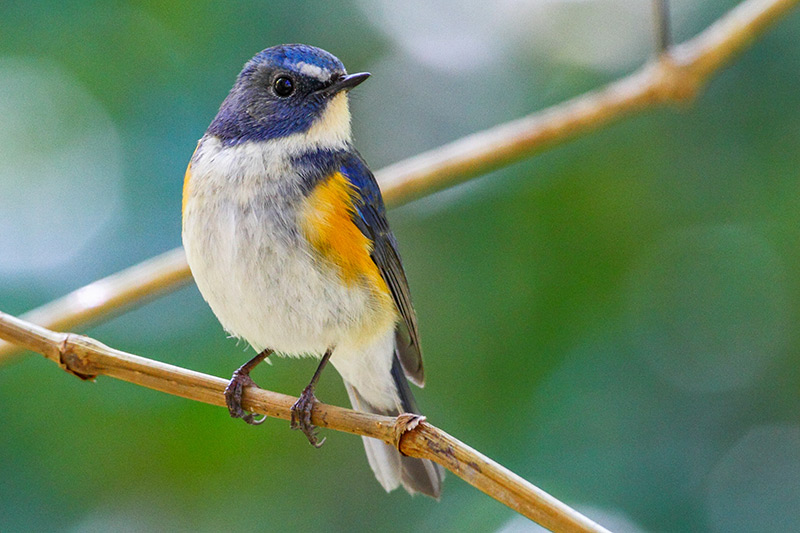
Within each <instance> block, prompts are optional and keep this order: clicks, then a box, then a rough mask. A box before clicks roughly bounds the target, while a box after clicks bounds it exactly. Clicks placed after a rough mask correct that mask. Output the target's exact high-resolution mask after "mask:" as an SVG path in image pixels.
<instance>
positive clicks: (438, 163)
mask: <svg viewBox="0 0 800 533" xmlns="http://www.w3.org/2000/svg"><path fill="white" fill-rule="evenodd" d="M798 1H800V0H746V1H744V2H742V3H741V4H739V5H738V6H737V7H735V8H734V9H733V10H731V11H730V12H728V13H727V14H726V15H725V16H723V17H722V18H721V19H719V20H718V21H717V22H715V23H714V24H713V25H712V26H710V27H709V28H707V29H706V30H704V31H703V32H702V33H701V34H699V35H698V36H696V37H695V38H693V39H691V40H689V41H687V42H685V43H683V44H681V45H678V46H675V47H672V48H670V49H669V50H668V51H667V53H665V54H662V55H661V56H659V57H658V58H657V59H656V60H654V61H652V62H650V63H648V64H647V65H645V66H644V67H642V68H641V69H640V70H638V71H637V72H635V73H633V74H631V75H630V76H627V77H625V78H622V79H621V80H619V81H616V82H614V83H611V84H609V85H607V86H606V87H604V88H602V89H600V90H596V91H592V92H589V93H586V94H584V95H582V96H579V97H577V98H574V99H572V100H568V101H566V102H564V103H561V104H558V105H555V106H553V107H550V108H548V109H545V110H543V111H541V112H538V113H534V114H532V115H529V116H527V117H524V118H521V119H518V120H515V121H512V122H508V123H505V124H502V125H499V126H496V127H494V128H490V129H488V130H485V131H482V132H478V133H475V134H472V135H469V136H467V137H464V138H462V139H459V140H457V141H454V142H452V143H450V144H447V145H444V146H442V147H440V148H437V149H434V150H431V151H428V152H425V153H422V154H419V155H417V156H415V157H411V158H409V159H406V160H405V161H401V162H399V163H396V164H394V165H391V166H389V167H387V168H385V169H383V170H381V171H380V172H378V173H377V177H378V181H379V182H380V184H381V190H382V191H383V196H384V199H385V200H386V203H387V205H389V206H390V207H391V206H398V205H402V204H404V203H407V202H410V201H411V200H414V199H416V198H419V197H421V196H424V195H428V194H432V193H434V192H436V191H439V190H442V189H444V188H446V187H452V186H454V185H456V184H459V183H462V182H464V181H466V180H469V179H471V178H474V177H476V176H480V175H483V174H486V173H487V172H491V171H492V170H496V169H498V168H501V167H503V166H506V165H509V164H511V163H514V162H516V161H519V160H521V159H523V158H526V157H529V156H531V155H533V154H535V153H537V152H539V151H541V150H543V149H545V148H547V147H549V146H553V145H555V144H557V143H563V142H565V141H567V140H569V139H571V138H573V137H576V136H578V135H581V134H584V133H587V132H589V131H592V130H595V129H598V128H600V127H601V126H604V125H606V124H608V123H610V122H612V121H614V120H618V119H621V118H623V117H626V116H628V115H631V114H633V113H635V112H639V111H642V110H644V109H648V108H652V107H655V106H657V105H662V104H667V103H673V102H682V101H688V100H691V99H692V98H693V97H694V96H695V95H696V94H697V92H698V91H699V90H700V89H701V88H702V86H703V85H704V84H705V82H706V81H707V80H708V78H709V77H710V76H711V75H712V74H713V73H714V72H716V71H717V70H719V69H720V68H722V67H723V66H724V65H725V64H727V63H728V62H729V61H730V60H731V59H732V58H733V57H734V56H735V55H736V54H738V53H739V52H741V51H742V50H743V49H744V48H745V47H747V46H748V45H749V44H750V43H751V42H752V41H753V40H754V39H755V38H757V37H758V36H759V35H760V34H762V33H763V32H764V31H765V30H766V29H767V28H768V27H769V26H770V25H771V24H772V23H774V22H775V21H776V20H778V19H779V18H781V17H782V16H785V15H786V14H787V13H788V12H789V10H790V9H791V8H792V7H794V6H795V5H796V4H797V3H798ZM147 263H149V266H150V267H153V268H146V267H143V266H142V265H139V266H134V267H132V268H130V269H128V270H126V271H123V272H120V273H118V274H114V275H113V276H110V277H108V278H105V279H103V280H101V281H99V282H95V283H94V284H92V285H89V286H87V287H84V288H82V289H78V290H77V291H75V292H73V293H70V294H69V295H67V296H65V297H64V298H61V299H59V300H56V301H54V302H52V303H50V304H47V305H46V306H44V307H41V308H38V309H36V310H34V311H31V312H30V313H27V314H25V315H23V316H24V317H25V318H26V319H29V320H31V321H33V322H36V323H40V324H44V325H47V326H49V327H52V328H55V329H72V328H74V327H76V326H78V325H80V324H84V323H86V322H88V321H95V320H98V319H100V318H102V317H104V316H106V315H108V314H110V313H113V312H116V311H117V310H118V309H119V308H120V307H122V306H131V305H134V304H136V303H139V301H140V300H141V298H143V297H144V296H147V295H149V294H152V293H153V292H155V291H158V292H161V293H165V292H167V291H170V290H174V289H175V288H177V287H178V286H180V285H181V284H182V283H185V282H186V281H188V280H189V279H190V277H191V273H190V272H189V268H188V266H187V265H186V260H185V258H184V257H183V252H182V251H181V250H179V249H176V250H173V251H171V252H167V253H166V254H164V255H161V256H159V257H157V258H155V259H152V260H150V261H149V262H147ZM156 267H158V268H156ZM142 271H144V272H145V274H144V275H143V274H142ZM97 284H99V285H100V286H102V287H103V291H102V298H95V299H92V300H91V302H89V303H86V302H84V301H83V298H82V296H83V294H85V293H84V291H86V290H87V289H88V288H90V287H92V286H96V285H97ZM90 292H94V291H90ZM19 351H20V350H19V348H18V347H15V346H14V345H11V344H9V343H0V363H3V362H6V361H9V360H11V357H12V356H13V355H15V354H17V353H19Z"/></svg>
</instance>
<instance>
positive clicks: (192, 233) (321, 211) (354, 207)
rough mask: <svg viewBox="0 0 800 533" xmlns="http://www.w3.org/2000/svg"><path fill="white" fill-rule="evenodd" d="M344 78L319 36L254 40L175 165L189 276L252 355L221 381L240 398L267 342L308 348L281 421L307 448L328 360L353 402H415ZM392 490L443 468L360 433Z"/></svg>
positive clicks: (402, 307) (415, 350)
mask: <svg viewBox="0 0 800 533" xmlns="http://www.w3.org/2000/svg"><path fill="white" fill-rule="evenodd" d="M369 76H370V74H369V73H368V72H360V73H356V74H348V73H347V71H346V69H345V67H344V65H343V64H342V62H341V61H340V60H339V59H338V58H337V57H335V56H334V55H332V54H330V53H329V52H326V51H325V50H322V49H320V48H317V47H314V46H309V45H305V44H285V45H279V46H273V47H271V48H267V49H265V50H262V51H261V52H259V53H258V54H256V55H255V56H254V57H253V58H252V59H250V60H249V61H248V62H247V63H246V64H245V65H244V68H243V69H242V71H241V72H240V73H239V75H238V77H237V78H236V81H235V83H234V85H233V88H232V89H231V90H230V92H229V94H228V95H227V97H226V98H225V99H224V101H223V102H222V104H221V106H220V108H219V111H218V113H217V115H216V116H215V117H214V119H213V120H212V121H211V124H210V125H209V127H208V129H207V130H206V132H205V134H204V135H203V137H202V138H201V139H200V140H199V142H198V144H197V148H196V149H195V152H194V154H193V155H192V157H191V159H190V162H189V165H188V167H187V169H186V173H185V177H184V182H183V202H182V203H183V205H182V240H183V245H184V249H185V252H186V258H187V261H188V263H189V266H190V269H191V272H192V275H193V277H194V279H195V281H196V284H197V287H198V289H199V290H200V293H201V294H202V296H203V298H204V299H205V300H206V302H207V303H208V304H209V306H210V307H211V310H212V311H213V313H214V314H215V315H216V317H217V319H218V320H219V322H220V323H221V325H222V326H223V328H224V329H225V330H226V331H227V332H228V333H229V334H230V335H231V336H233V337H236V338H239V339H243V340H245V341H246V342H247V343H248V344H249V345H250V346H251V347H252V348H253V349H254V350H255V352H256V354H257V355H256V356H255V357H253V358H252V359H250V360H249V361H248V362H246V363H245V364H244V365H242V366H241V367H239V368H238V369H237V370H236V371H235V372H234V373H233V375H232V376H231V380H230V382H229V384H228V386H227V388H226V390H225V400H226V404H227V406H228V410H229V412H230V415H231V416H232V417H234V418H241V419H243V420H244V421H245V422H247V423H248V424H254V425H255V424H259V423H261V422H263V421H264V418H266V417H263V418H260V419H259V418H256V417H255V416H254V415H253V414H252V413H249V412H247V411H245V410H244V409H243V407H242V393H243V390H244V389H245V388H246V387H250V386H255V383H254V381H253V379H252V378H251V377H250V372H251V371H252V370H253V368H254V367H256V365H258V364H259V363H261V362H262V361H264V360H266V359H267V358H268V357H269V356H270V355H272V354H276V355H281V356H289V357H302V356H311V357H316V358H319V359H320V362H319V365H318V367H317V369H316V372H315V373H314V375H313V377H312V378H311V380H310V382H309V384H308V386H307V387H306V388H305V389H304V390H303V391H302V394H301V395H300V397H299V399H298V400H297V402H296V403H295V404H294V405H293V406H292V416H291V427H292V428H293V429H299V430H302V431H303V433H304V434H305V435H306V437H307V438H308V440H309V442H310V443H311V444H312V445H314V446H316V447H319V446H321V445H322V442H324V439H323V440H322V441H319V439H318V437H317V429H316V428H315V427H314V426H313V425H312V423H311V412H312V410H313V407H314V404H315V402H317V399H316V396H315V394H314V391H315V387H316V384H317V382H318V380H319V378H320V375H321V373H322V371H323V369H324V368H325V367H326V365H327V363H328V362H330V363H331V364H332V365H333V367H334V368H336V370H337V371H338V373H339V374H340V375H341V377H342V379H343V381H344V384H345V387H346V389H347V393H348V396H349V399H350V402H351V404H352V406H353V408H354V409H357V410H360V411H365V412H370V413H376V414H381V415H389V416H396V415H398V414H400V413H417V414H419V413H420V411H419V408H418V407H417V404H416V402H415V399H414V396H413V394H412V391H411V388H410V386H409V381H411V382H412V383H414V384H416V385H418V386H420V387H421V386H423V385H424V370H423V364H422V354H421V350H420V340H419V329H418V325H417V318H416V314H415V311H414V307H413V305H412V302H411V295H410V292H409V285H408V280H407V278H406V274H405V271H404V269H403V263H402V260H401V258H400V253H399V250H398V244H397V240H396V239H395V236H394V234H393V233H392V231H391V229H390V227H389V224H388V221H387V218H386V208H385V205H384V202H383V198H382V196H381V191H380V188H379V186H378V183H377V181H376V180H375V177H374V175H373V173H372V172H371V171H370V169H369V167H368V166H367V164H366V162H365V161H364V159H363V158H362V157H361V155H360V154H359V153H358V152H357V151H356V149H355V148H354V146H353V141H352V133H351V115H350V110H349V102H348V92H349V91H350V90H351V89H353V88H354V87H356V86H357V85H360V84H361V83H362V82H364V81H365V80H366V79H367V78H368V77H369ZM363 442H364V447H365V449H366V454H367V459H368V462H369V465H370V466H371V468H372V470H373V472H374V473H375V476H376V478H377V479H378V481H379V482H380V484H381V485H382V486H383V488H384V489H385V490H386V491H387V492H388V491H391V490H394V489H395V488H397V487H399V486H400V485H402V486H403V487H404V488H405V489H406V490H407V491H408V492H409V493H411V494H415V493H422V494H425V495H428V496H431V497H433V498H436V499H438V498H439V496H440V494H441V487H442V480H443V470H442V468H441V467H440V466H439V465H437V464H435V463H433V462H431V461H429V460H427V459H419V458H412V457H407V456H404V455H401V454H400V452H399V451H398V450H397V449H396V448H394V447H392V446H389V445H388V444H386V443H384V442H382V441H380V440H377V439H372V438H369V437H363Z"/></svg>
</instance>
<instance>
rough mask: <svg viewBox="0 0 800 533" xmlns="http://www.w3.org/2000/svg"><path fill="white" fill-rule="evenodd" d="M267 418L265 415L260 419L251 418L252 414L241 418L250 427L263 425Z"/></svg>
mask: <svg viewBox="0 0 800 533" xmlns="http://www.w3.org/2000/svg"><path fill="white" fill-rule="evenodd" d="M267 418H269V417H268V416H267V415H263V416H262V417H261V418H256V417H255V416H253V413H247V414H246V415H244V416H243V417H242V420H244V421H245V422H247V423H248V424H250V425H251V426H260V425H261V424H263V423H264V421H265V420H266V419H267Z"/></svg>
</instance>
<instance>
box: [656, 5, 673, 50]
mask: <svg viewBox="0 0 800 533" xmlns="http://www.w3.org/2000/svg"><path fill="white" fill-rule="evenodd" d="M653 11H654V12H655V22H656V55H661V54H664V53H666V51H667V50H669V47H670V46H672V30H671V29H670V20H669V0H653Z"/></svg>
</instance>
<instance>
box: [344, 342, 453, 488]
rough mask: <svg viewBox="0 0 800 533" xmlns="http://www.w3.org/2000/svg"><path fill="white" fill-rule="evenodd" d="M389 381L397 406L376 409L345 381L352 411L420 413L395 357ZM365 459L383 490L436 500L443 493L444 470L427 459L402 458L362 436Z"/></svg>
mask: <svg viewBox="0 0 800 533" xmlns="http://www.w3.org/2000/svg"><path fill="white" fill-rule="evenodd" d="M392 380H393V381H394V385H395V387H396V389H397V397H398V403H397V406H396V408H394V409H385V408H378V407H375V406H373V405H371V404H370V403H369V402H367V401H366V400H365V399H364V397H363V396H361V394H359V392H358V390H356V388H355V387H354V386H353V385H351V384H350V383H348V382H347V381H345V386H346V387H347V394H348V395H349V396H350V403H352V404H353V408H354V409H357V410H359V411H365V412H368V413H375V414H379V415H386V416H397V415H399V414H400V413H419V409H418V408H417V403H416V401H414V395H413V394H411V388H410V387H409V386H408V381H407V380H406V376H405V374H404V373H403V369H402V367H401V366H400V361H399V360H398V359H397V355H396V354H395V356H394V360H393V362H392ZM363 439H364V448H365V449H366V450H367V460H368V461H369V466H370V467H372V471H373V472H375V477H377V478H378V481H379V482H380V484H381V485H383V488H384V489H386V491H387V492H388V491H391V490H394V489H396V488H397V487H398V486H399V485H400V484H402V485H403V488H404V489H406V490H407V491H408V492H409V493H410V494H414V493H416V492H421V493H422V494H427V495H428V496H431V497H433V498H437V499H438V498H439V495H440V494H441V491H442V479H443V477H444V470H443V469H442V467H441V466H439V465H437V464H436V463H433V462H432V461H429V460H427V459H416V458H413V457H406V456H404V455H401V454H400V452H399V451H397V449H396V448H394V447H393V446H390V445H388V444H386V443H385V442H382V441H379V440H377V439H373V438H370V437H363Z"/></svg>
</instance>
